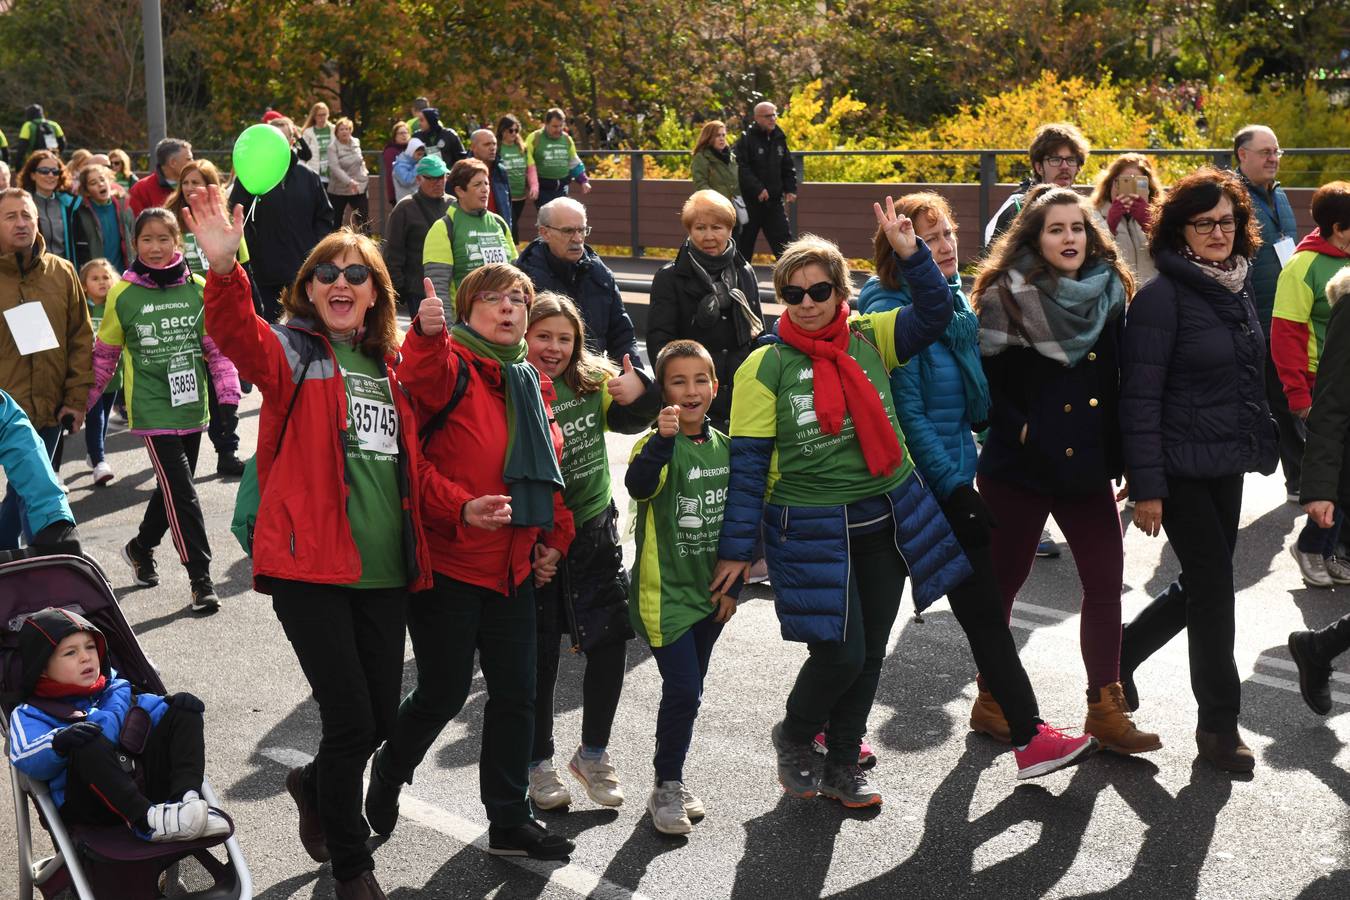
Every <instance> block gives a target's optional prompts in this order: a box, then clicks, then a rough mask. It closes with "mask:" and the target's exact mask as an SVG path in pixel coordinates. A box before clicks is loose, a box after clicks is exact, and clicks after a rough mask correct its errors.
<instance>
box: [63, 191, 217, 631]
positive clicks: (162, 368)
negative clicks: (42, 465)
mask: <svg viewBox="0 0 1350 900" xmlns="http://www.w3.org/2000/svg"><path fill="white" fill-rule="evenodd" d="M133 242H134V244H135V247H136V259H135V261H134V262H132V264H131V268H129V269H127V271H126V272H125V273H124V274H123V276H122V280H121V281H119V282H118V283H117V284H115V285H113V288H112V290H111V291H110V292H109V293H108V300H107V303H106V304H105V306H104V310H103V319H102V321H101V322H100V323H99V329H98V336H97V339H96V340H95V341H94V386H93V389H92V390H91V391H90V392H89V402H88V404H87V406H88V407H89V408H92V407H93V406H94V405H95V404H96V403H99V402H100V401H101V399H102V396H103V392H104V390H105V389H106V388H107V386H108V384H109V383H110V382H111V381H112V378H113V374H114V373H115V372H116V371H117V366H118V363H119V361H120V363H121V365H122V374H123V381H124V384H123V389H124V390H125V392H126V398H127V412H128V426H129V427H130V429H131V432H132V433H133V434H138V435H140V436H141V437H142V439H144V441H145V449H146V452H148V453H149V454H150V462H151V464H152V466H153V467H154V470H155V479H156V482H157V487H156V488H155V493H154V495H153V496H152V497H151V498H150V503H149V504H148V505H147V506H146V509H145V517H144V518H143V519H142V520H141V527H140V530H139V532H138V533H137V535H136V536H135V537H133V538H132V539H131V540H130V541H128V542H127V544H126V545H125V546H124V547H123V548H122V558H123V559H124V560H126V562H127V564H128V565H130V566H131V570H132V577H133V579H134V581H135V582H136V583H137V584H140V585H144V586H146V587H153V586H154V585H156V584H158V583H159V572H158V571H157V569H156V567H155V548H156V547H157V546H159V542H160V541H161V540H163V538H164V534H165V532H171V535H172V539H173V546H174V549H175V550H177V551H178V558H179V559H180V560H181V561H182V563H183V566H184V567H185V568H186V569H187V573H188V582H189V584H190V585H191V588H192V611H193V612H198V613H209V612H214V611H215V610H216V608H217V607H219V605H220V600H219V599H218V598H217V597H216V591H215V587H214V585H213V584H212V581H211V545H210V543H209V541H208V539H207V534H206V522H205V519H204V518H203V516H202V507H201V502H200V501H199V500H198V498H197V489H196V487H195V486H194V485H193V483H192V479H193V475H194V474H195V473H196V469H197V452H198V450H199V449H200V448H201V443H202V432H203V431H205V430H206V425H207V422H208V421H209V418H210V417H209V413H208V410H207V402H206V398H207V388H206V379H207V377H208V376H209V377H210V378H211V381H212V382H213V383H214V385H215V390H216V396H217V397H218V398H219V399H220V402H221V403H222V404H235V405H238V403H239V374H238V372H236V371H235V368H234V363H232V362H230V360H229V359H228V358H227V357H226V356H225V355H224V354H223V353H221V352H220V350H219V348H217V347H216V345H215V343H214V342H213V341H212V340H211V339H210V338H209V337H207V335H206V322H205V316H204V315H203V305H202V288H203V285H204V281H203V280H202V279H201V278H199V277H197V276H195V275H193V274H192V273H191V271H190V270H189V269H188V265H187V261H186V259H185V258H184V257H183V234H182V231H181V229H180V228H179V226H178V219H177V217H175V216H174V214H173V213H171V212H169V211H168V210H167V209H163V208H160V207H150V208H149V209H146V210H144V211H142V212H141V214H140V215H139V216H137V218H136V225H135V228H134V230H133Z"/></svg>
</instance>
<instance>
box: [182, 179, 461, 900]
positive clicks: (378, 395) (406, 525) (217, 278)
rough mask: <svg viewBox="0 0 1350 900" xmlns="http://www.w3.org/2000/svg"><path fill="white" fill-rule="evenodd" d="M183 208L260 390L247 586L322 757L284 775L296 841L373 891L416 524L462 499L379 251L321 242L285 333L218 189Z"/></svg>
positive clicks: (240, 355)
mask: <svg viewBox="0 0 1350 900" xmlns="http://www.w3.org/2000/svg"><path fill="white" fill-rule="evenodd" d="M188 203H189V209H188V210H186V211H185V212H184V218H185V219H186V220H187V223H188V227H190V228H191V229H192V233H193V234H194V235H195V236H196V238H197V245H198V247H199V248H201V250H202V252H203V253H205V254H206V258H207V261H208V263H209V264H210V272H209V274H208V276H207V282H206V320H207V328H208V330H209V331H210V332H211V334H212V335H214V336H215V337H216V340H218V341H219V343H220V347H221V349H222V350H224V351H225V352H226V353H227V354H228V355H229V357H230V358H231V359H233V360H234V361H235V363H236V365H237V366H238V368H239V371H240V372H241V373H242V374H243V376H244V377H245V378H247V379H248V380H249V381H252V382H253V383H254V384H256V385H258V387H259V389H260V390H261V391H262V394H263V406H262V417H261V420H260V422H259V427H258V455H257V457H256V460H257V467H258V488H259V494H260V502H259V504H258V513H257V520H256V526H255V529H254V533H253V575H254V586H255V588H256V589H257V590H258V591H259V592H261V593H265V594H271V595H272V608H273V610H274V611H275V613H276V616H277V618H278V619H279V620H280V621H281V626H282V629H283V630H284V631H285V633H286V637H287V639H289V640H290V642H291V646H292V647H293V648H294V650H295V654H296V657H297V658H298V659H299V662H300V668H301V669H302V670H303V671H304V673H305V677H306V679H307V680H308V681H309V685H310V688H311V689H312V690H313V693H314V699H315V701H316V702H317V703H318V705H319V719H320V722H321V723H322V731H323V734H322V738H321V739H320V741H319V752H318V755H317V756H316V757H315V759H314V761H313V762H311V763H310V764H308V765H306V766H304V767H302V768H297V769H293V770H291V772H290V774H289V775H287V777H286V789H287V791H288V792H289V793H290V795H291V797H292V798H293V799H294V800H295V802H296V805H297V806H298V807H299V812H300V841H301V843H302V845H303V846H304V848H305V850H306V851H307V852H308V853H309V855H310V856H311V857H312V858H313V859H314V860H315V861H316V862H325V861H327V860H329V859H331V860H332V864H333V877H334V878H335V879H337V882H338V883H337V896H338V897H339V898H363V900H366V898H382V897H384V893H383V892H382V891H381V890H380V887H379V885H378V884H377V883H376V881H375V876H374V874H373V872H372V870H373V868H374V860H373V859H372V858H371V855H370V850H369V849H368V848H367V847H366V839H367V838H368V837H369V836H370V831H369V829H368V827H367V825H366V821H365V819H364V818H363V817H362V815H361V776H362V774H363V773H364V771H365V767H366V761H367V760H368V759H369V758H370V755H371V753H372V752H373V751H374V750H375V748H376V747H377V746H379V743H380V741H382V740H383V739H384V738H385V737H386V736H387V735H388V734H389V733H390V731H391V729H392V727H393V724H394V718H395V716H396V714H397V711H398V701H399V690H400V687H401V685H402V678H403V632H404V623H405V616H406V607H407V596H408V591H409V590H414V591H416V590H423V589H426V588H428V587H430V586H431V558H430V553H429V550H428V544H427V541H426V535H425V532H424V531H423V518H424V516H425V517H426V518H428V519H432V520H454V521H458V516H459V505H458V504H457V503H456V502H455V500H454V492H453V491H452V489H451V486H450V484H449V482H448V481H446V480H445V479H444V478H443V477H442V476H441V475H439V474H438V473H436V471H435V470H434V469H433V468H432V467H431V465H430V464H429V463H428V462H427V461H426V459H425V458H424V457H423V456H422V453H421V448H420V445H419V444H418V441H417V422H416V419H415V418H414V414H413V409H412V404H411V403H410V401H409V400H408V399H407V396H406V395H405V394H404V392H403V391H402V390H401V389H400V387H399V379H398V373H397V370H396V368H395V362H396V360H397V359H398V347H399V332H398V325H397V319H396V311H395V296H394V288H393V285H392V284H391V282H390V279H389V273H388V270H387V269H385V266H384V262H383V260H382V259H381V257H380V251H379V248H378V247H377V246H376V245H375V243H374V242H373V241H371V240H370V238H368V237H366V236H364V235H360V234H356V233H354V232H352V231H350V230H346V229H344V230H342V231H338V232H335V233H333V234H330V235H329V236H328V237H326V238H324V239H323V240H322V241H320V242H319V244H318V245H317V246H316V247H315V248H314V249H313V251H311V252H310V254H309V256H308V258H307V259H306V260H305V262H304V264H303V265H302V266H301V267H300V271H299V274H298V275H297V276H296V279H295V282H294V284H292V285H291V286H290V288H289V289H288V290H287V291H286V292H285V294H284V296H283V299H282V302H283V304H284V305H285V308H286V311H287V313H288V314H289V316H288V319H287V321H286V324H285V325H269V324H268V323H267V322H266V321H264V320H263V319H262V318H260V317H259V316H257V315H256V314H255V313H254V310H253V299H252V293H251V291H250V288H249V283H248V277H247V276H246V275H245V273H244V270H243V269H242V268H241V267H240V266H239V265H238V263H237V262H236V261H235V255H236V253H237V252H238V249H239V241H240V238H241V236H242V235H243V224H244V222H243V218H244V217H243V210H242V208H241V207H239V206H236V207H235V208H234V215H233V220H231V219H229V218H227V217H226V214H225V212H224V207H223V205H222V204H221V199H220V196H219V193H218V189H217V188H216V187H215V186H208V187H207V189H206V191H204V192H201V193H198V194H195V195H194V196H193V197H192V198H191V199H190V200H189V201H188Z"/></svg>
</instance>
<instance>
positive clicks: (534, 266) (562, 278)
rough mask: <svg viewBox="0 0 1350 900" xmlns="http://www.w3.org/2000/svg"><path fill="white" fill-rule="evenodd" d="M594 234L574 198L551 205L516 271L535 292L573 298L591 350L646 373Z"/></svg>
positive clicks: (541, 211)
mask: <svg viewBox="0 0 1350 900" xmlns="http://www.w3.org/2000/svg"><path fill="white" fill-rule="evenodd" d="M590 233H591V229H590V228H589V227H588V226H587V225H586V207H584V206H582V205H581V204H580V203H578V202H577V201H575V200H573V199H572V198H570V197H559V198H557V199H556V200H550V201H549V202H548V203H545V204H544V205H543V206H542V207H540V209H539V237H537V238H535V239H534V240H533V241H531V242H530V244H529V246H527V247H526V248H525V252H523V253H521V254H520V258H519V259H517V260H516V266H517V267H518V268H519V269H521V270H522V271H524V272H525V274H526V275H529V276H530V280H531V281H532V282H534V289H535V290H536V291H556V292H557V293H559V294H565V295H566V296H568V297H571V298H572V302H574V303H575V304H576V305H577V309H578V310H580V312H581V318H582V320H583V321H584V322H585V323H586V345H587V346H588V347H590V348H591V350H593V351H595V352H596V353H603V354H605V355H606V356H608V357H609V358H610V359H612V360H614V362H616V363H619V364H620V365H622V364H623V358H624V355H625V354H626V355H627V356H629V357H630V358H631V359H632V361H633V365H635V366H637V367H639V368H641V367H642V357H640V356H639V355H638V349H637V335H636V334H635V333H634V331H633V320H632V319H630V318H629V317H628V311H627V310H626V309H624V306H623V298H622V297H621V296H619V286H618V285H617V284H615V283H614V273H613V272H611V271H610V270H609V267H608V266H606V265H605V264H604V262H602V261H601V259H600V257H599V256H598V255H597V254H596V252H595V251H594V250H592V249H591V248H590V247H588V246H586V236H587V235H588V234H590Z"/></svg>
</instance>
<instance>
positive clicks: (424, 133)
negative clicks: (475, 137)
mask: <svg viewBox="0 0 1350 900" xmlns="http://www.w3.org/2000/svg"><path fill="white" fill-rule="evenodd" d="M417 115H418V120H419V121H421V122H425V123H426V124H425V125H424V126H423V128H422V130H421V131H419V132H417V134H415V135H413V137H415V138H420V139H421V140H422V143H424V144H426V145H427V155H428V156H439V157H440V158H441V159H443V160H445V165H446V167H447V168H449V167H450V166H453V165H454V164H455V163H457V162H459V161H460V160H461V159H463V158H464V157H466V156H468V155H469V154H468V152H467V151H466V150H465V149H464V142H463V141H461V140H460V139H459V134H458V133H457V132H456V131H455V129H453V128H448V127H446V126H445V125H442V124H441V112H440V110H438V109H437V108H436V107H434V106H428V107H427V108H426V109H424V110H422V111H421V112H420V113H418V114H417Z"/></svg>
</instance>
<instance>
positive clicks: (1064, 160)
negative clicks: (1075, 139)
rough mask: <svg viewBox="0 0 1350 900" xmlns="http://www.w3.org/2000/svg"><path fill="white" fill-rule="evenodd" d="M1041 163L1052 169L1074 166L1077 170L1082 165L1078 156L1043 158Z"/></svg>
mask: <svg viewBox="0 0 1350 900" xmlns="http://www.w3.org/2000/svg"><path fill="white" fill-rule="evenodd" d="M1041 162H1043V163H1045V164H1046V165H1047V166H1049V167H1050V168H1052V169H1060V168H1063V167H1065V166H1072V167H1073V168H1075V169H1076V168H1078V167H1079V166H1080V165H1082V164H1081V163H1080V162H1079V161H1078V157H1076V156H1043V157H1041Z"/></svg>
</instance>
